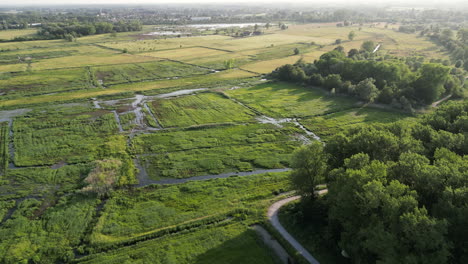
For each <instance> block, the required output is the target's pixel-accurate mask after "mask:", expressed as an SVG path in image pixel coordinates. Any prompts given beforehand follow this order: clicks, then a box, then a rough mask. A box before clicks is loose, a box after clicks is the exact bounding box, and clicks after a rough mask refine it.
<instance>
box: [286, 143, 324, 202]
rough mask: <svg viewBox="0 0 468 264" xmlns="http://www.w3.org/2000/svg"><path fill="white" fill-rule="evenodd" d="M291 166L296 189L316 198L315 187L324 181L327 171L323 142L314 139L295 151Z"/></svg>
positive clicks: (304, 195)
mask: <svg viewBox="0 0 468 264" xmlns="http://www.w3.org/2000/svg"><path fill="white" fill-rule="evenodd" d="M291 167H292V169H293V171H292V172H291V181H292V184H293V186H294V187H295V189H296V190H297V191H298V192H299V193H300V194H301V195H302V196H303V197H306V198H309V199H314V197H315V195H314V191H315V187H316V186H317V185H318V184H319V183H322V182H323V180H324V177H325V173H326V171H327V155H326V154H325V153H324V151H323V144H322V143H320V142H318V141H314V142H312V143H311V144H309V145H307V146H305V147H302V148H300V149H298V150H297V151H295V152H294V154H293V157H292V160H291Z"/></svg>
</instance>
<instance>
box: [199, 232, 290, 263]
mask: <svg viewBox="0 0 468 264" xmlns="http://www.w3.org/2000/svg"><path fill="white" fill-rule="evenodd" d="M278 261H279V260H278V257H277V256H276V255H275V254H274V253H273V252H272V251H271V250H270V249H269V248H268V247H267V246H266V245H264V244H263V242H261V241H260V239H259V238H258V236H257V234H256V233H255V231H253V230H251V229H249V230H246V231H244V232H243V233H241V234H240V235H238V236H236V237H234V238H231V239H230V240H227V241H225V242H224V243H222V244H221V245H219V246H217V247H215V248H212V249H210V250H208V251H206V252H205V253H203V254H201V255H199V256H198V257H197V258H196V259H195V261H194V263H199V264H208V263H223V264H243V263H255V264H277V263H281V262H278Z"/></svg>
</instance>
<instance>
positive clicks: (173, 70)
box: [92, 61, 209, 86]
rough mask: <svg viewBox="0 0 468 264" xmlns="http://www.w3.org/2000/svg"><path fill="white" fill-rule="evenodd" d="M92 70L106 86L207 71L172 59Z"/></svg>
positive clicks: (94, 68)
mask: <svg viewBox="0 0 468 264" xmlns="http://www.w3.org/2000/svg"><path fill="white" fill-rule="evenodd" d="M92 70H93V73H94V75H95V76H96V79H98V80H101V81H102V83H103V85H106V86H107V85H112V84H119V83H128V82H138V81H145V80H155V79H162V78H169V77H186V76H191V75H196V74H206V73H208V72H209V71H208V70H206V69H202V68H197V67H194V66H191V65H187V64H183V63H177V62H172V61H160V62H147V63H138V64H121V65H113V66H102V67H93V68H92Z"/></svg>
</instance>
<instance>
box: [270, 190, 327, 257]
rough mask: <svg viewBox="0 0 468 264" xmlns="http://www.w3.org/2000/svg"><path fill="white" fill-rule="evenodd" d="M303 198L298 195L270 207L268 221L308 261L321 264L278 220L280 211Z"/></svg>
mask: <svg viewBox="0 0 468 264" xmlns="http://www.w3.org/2000/svg"><path fill="white" fill-rule="evenodd" d="M300 198H301V196H299V195H296V196H292V197H289V198H286V199H283V200H280V201H278V202H276V203H274V204H272V205H271V206H270V208H268V219H269V220H270V223H271V224H272V225H273V227H274V228H275V229H276V230H278V232H279V233H280V234H281V235H282V236H283V237H284V238H285V239H286V240H287V241H288V242H289V243H290V244H291V245H292V246H293V247H294V248H295V249H296V250H297V251H298V252H299V254H301V255H302V256H303V257H304V258H305V259H306V260H307V261H309V262H310V263H312V264H320V263H319V262H318V261H317V260H316V259H315V258H314V257H312V255H311V254H310V253H309V252H308V251H307V250H306V249H305V248H304V247H303V246H302V245H301V244H300V243H299V242H297V240H296V239H294V237H292V236H291V235H290V234H289V233H288V231H286V229H284V227H283V226H282V225H281V223H280V221H279V218H278V212H279V209H280V208H281V207H282V206H283V205H285V204H287V203H289V202H292V201H294V200H297V199H300Z"/></svg>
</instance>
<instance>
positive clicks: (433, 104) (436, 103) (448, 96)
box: [431, 94, 452, 107]
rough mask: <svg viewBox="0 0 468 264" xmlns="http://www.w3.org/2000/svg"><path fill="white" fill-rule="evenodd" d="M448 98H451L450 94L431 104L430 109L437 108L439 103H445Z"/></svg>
mask: <svg viewBox="0 0 468 264" xmlns="http://www.w3.org/2000/svg"><path fill="white" fill-rule="evenodd" d="M450 97H452V94H449V95H447V96H445V97H444V98H442V99H440V100H439V101H437V102H433V103H432V104H431V106H432V107H437V106H438V105H439V104H440V103H442V102H445V101H447V100H448V99H449V98H450Z"/></svg>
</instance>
